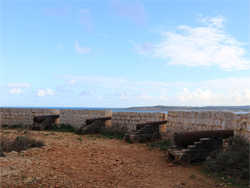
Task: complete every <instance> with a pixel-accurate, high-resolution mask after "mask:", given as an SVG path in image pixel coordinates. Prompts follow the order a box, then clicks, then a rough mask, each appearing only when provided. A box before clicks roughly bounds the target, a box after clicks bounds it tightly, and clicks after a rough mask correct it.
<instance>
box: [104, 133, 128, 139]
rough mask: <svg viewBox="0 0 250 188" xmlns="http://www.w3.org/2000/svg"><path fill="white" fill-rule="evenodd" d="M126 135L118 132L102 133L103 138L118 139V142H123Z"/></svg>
mask: <svg viewBox="0 0 250 188" xmlns="http://www.w3.org/2000/svg"><path fill="white" fill-rule="evenodd" d="M125 134H126V133H125V132H118V131H114V132H113V131H112V132H102V133H100V135H101V136H103V137H104V138H108V139H117V140H123V138H124V136H125Z"/></svg>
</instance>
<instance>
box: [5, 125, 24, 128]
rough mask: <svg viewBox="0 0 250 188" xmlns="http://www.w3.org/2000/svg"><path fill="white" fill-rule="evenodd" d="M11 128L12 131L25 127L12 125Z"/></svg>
mask: <svg viewBox="0 0 250 188" xmlns="http://www.w3.org/2000/svg"><path fill="white" fill-rule="evenodd" d="M9 128H11V129H22V128H24V126H23V125H22V124H15V125H10V126H9Z"/></svg>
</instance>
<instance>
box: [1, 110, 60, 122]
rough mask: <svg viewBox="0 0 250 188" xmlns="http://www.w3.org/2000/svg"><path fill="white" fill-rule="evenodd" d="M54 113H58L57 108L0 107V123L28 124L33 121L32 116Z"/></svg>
mask: <svg viewBox="0 0 250 188" xmlns="http://www.w3.org/2000/svg"><path fill="white" fill-rule="evenodd" d="M55 114H59V110H56V109H38V108H0V125H4V124H7V125H17V124H22V125H25V126H29V125H31V124H32V123H33V117H34V116H43V115H55Z"/></svg>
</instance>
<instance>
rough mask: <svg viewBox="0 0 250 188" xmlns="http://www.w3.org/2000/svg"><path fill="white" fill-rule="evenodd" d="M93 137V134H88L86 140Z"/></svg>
mask: <svg viewBox="0 0 250 188" xmlns="http://www.w3.org/2000/svg"><path fill="white" fill-rule="evenodd" d="M94 136H95V135H93V134H89V135H88V136H87V138H93V137H94Z"/></svg>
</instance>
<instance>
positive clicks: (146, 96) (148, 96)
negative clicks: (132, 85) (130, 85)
mask: <svg viewBox="0 0 250 188" xmlns="http://www.w3.org/2000/svg"><path fill="white" fill-rule="evenodd" d="M137 98H138V99H139V100H141V99H143V100H151V99H152V98H153V97H152V96H150V95H146V94H142V95H141V96H138V97H137Z"/></svg>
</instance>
